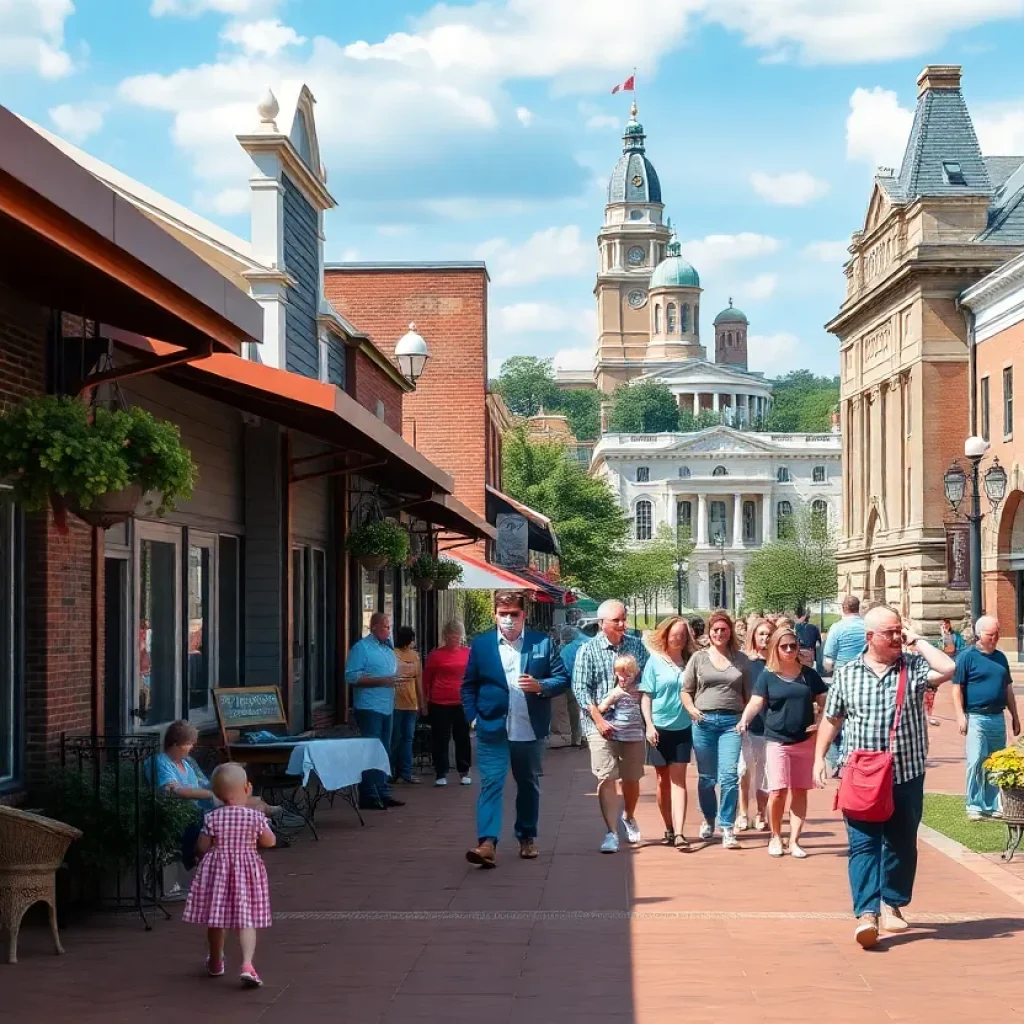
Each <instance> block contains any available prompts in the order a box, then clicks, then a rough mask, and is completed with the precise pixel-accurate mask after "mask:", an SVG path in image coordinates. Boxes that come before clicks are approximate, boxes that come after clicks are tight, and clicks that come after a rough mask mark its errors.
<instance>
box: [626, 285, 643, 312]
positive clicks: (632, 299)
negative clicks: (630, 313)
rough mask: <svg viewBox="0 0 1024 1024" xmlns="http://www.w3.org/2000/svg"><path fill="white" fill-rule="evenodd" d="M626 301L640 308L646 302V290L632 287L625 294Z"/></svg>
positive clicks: (635, 307)
mask: <svg viewBox="0 0 1024 1024" xmlns="http://www.w3.org/2000/svg"><path fill="white" fill-rule="evenodd" d="M626 301H627V302H628V303H629V304H630V305H631V306H632V307H633V308H634V309H640V308H641V307H642V306H644V305H645V304H646V302H647V292H645V291H644V290H643V289H642V288H634V289H633V290H632V291H631V292H630V293H629V294H628V295H627V296H626Z"/></svg>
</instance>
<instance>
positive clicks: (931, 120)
mask: <svg viewBox="0 0 1024 1024" xmlns="http://www.w3.org/2000/svg"><path fill="white" fill-rule="evenodd" d="M960 72H961V69H960V68H959V67H956V66H951V65H930V66H928V67H926V68H925V69H924V71H922V73H921V75H920V76H919V78H918V80H917V84H918V101H917V109H916V112H915V114H914V121H913V126H912V128H911V132H910V138H909V140H908V144H907V149H906V153H905V155H904V158H903V164H902V166H901V168H900V170H899V172H898V173H895V172H894V171H893V170H892V169H888V168H880V169H879V173H878V174H877V175H876V177H875V181H874V186H873V188H872V191H871V197H870V200H869V202H868V206H867V212H866V215H865V219H864V225H863V227H862V228H861V229H860V230H859V231H856V232H854V234H853V237H852V240H851V244H850V259H849V261H848V262H847V264H846V266H845V274H846V282H847V291H846V298H845V300H844V301H843V303H842V306H841V307H840V310H839V312H838V313H837V314H836V316H835V317H834V318H833V319H832V320H831V321H830V322H829V323H828V324H827V325H826V327H827V329H828V330H829V331H830V332H832V333H833V334H835V335H836V337H837V338H838V339H839V350H840V377H841V402H840V419H841V426H842V437H843V464H844V467H845V473H844V477H843V479H844V488H843V498H842V508H843V515H842V519H841V541H840V549H839V582H840V589H841V590H843V591H846V592H854V593H857V594H860V595H862V596H866V597H868V598H870V599H873V600H878V601H887V602H889V603H890V604H893V605H895V606H896V607H898V608H899V609H900V610H901V611H902V612H903V613H904V614H906V615H908V616H909V618H910V619H911V620H912V621H913V622H914V623H915V624H916V626H917V627H918V628H921V627H925V628H928V627H931V628H937V624H938V620H939V619H940V618H941V617H943V616H947V615H948V616H950V617H953V618H960V617H961V616H962V614H963V611H964V593H963V592H962V591H958V590H950V589H948V588H947V586H946V583H947V577H946V565H945V545H946V541H945V529H944V520H945V519H946V518H947V510H948V506H947V504H946V502H945V500H944V496H943V487H942V476H943V473H944V471H945V470H946V468H947V467H948V465H949V463H950V461H951V460H952V459H953V458H954V457H957V456H962V454H963V443H964V440H965V438H966V437H967V436H968V435H969V434H970V433H971V432H972V430H971V423H970V417H969V390H970V389H969V386H968V346H967V333H968V331H967V324H966V321H965V318H964V315H963V313H962V311H961V309H960V308H959V305H958V296H959V295H960V293H961V292H962V291H963V290H964V289H965V288H966V287H968V286H970V285H972V284H974V283H975V282H976V281H978V280H979V279H980V278H982V277H983V276H984V275H985V274H987V273H989V272H990V271H992V270H993V269H995V268H996V267H998V266H1000V265H1001V264H1002V263H1004V262H1006V260H1008V259H1010V258H1011V257H1012V256H1014V255H1015V254H1016V253H1018V252H1020V251H1021V250H1022V249H1024V230H1022V228H1021V224H1020V222H1019V215H1018V214H1017V213H1016V209H1017V204H1018V203H1019V202H1020V199H1021V197H1022V195H1024V179H1022V176H1021V171H1020V168H1021V165H1022V163H1024V157H1020V156H1016V157H998V156H997V157H986V156H983V155H982V153H981V149H980V147H979V145H978V140H977V137H976V135H975V131H974V126H973V124H972V122H971V116H970V113H969V111H968V109H967V106H966V104H965V102H964V98H963V94H962V92H961V87H960Z"/></svg>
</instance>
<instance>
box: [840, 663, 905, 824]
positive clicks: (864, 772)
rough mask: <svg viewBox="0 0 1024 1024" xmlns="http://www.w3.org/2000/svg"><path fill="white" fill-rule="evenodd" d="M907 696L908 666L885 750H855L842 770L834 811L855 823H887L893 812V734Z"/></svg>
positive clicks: (902, 674)
mask: <svg viewBox="0 0 1024 1024" xmlns="http://www.w3.org/2000/svg"><path fill="white" fill-rule="evenodd" d="M906 695H907V664H906V662H905V661H904V662H903V664H902V665H901V667H900V681H899V685H898V686H897V688H896V713H895V714H894V715H893V719H892V729H890V730H889V749H888V750H854V751H853V752H852V753H851V754H850V756H849V758H848V759H847V761H846V764H845V765H844V766H843V775H842V778H841V779H840V781H839V789H838V790H836V796H835V802H834V803H833V808H834V809H835V810H837V811H842V812H843V814H844V815H845V816H846V817H847V818H853V819H854V820H855V821H876V822H877V821H888V820H889V819H890V818H891V817H892V815H893V811H894V810H895V804H894V802H893V785H894V770H893V768H894V765H893V754H892V751H893V747H894V745H895V743H896V730H897V729H898V728H899V724H900V718H901V716H902V714H903V701H904V699H905V698H906Z"/></svg>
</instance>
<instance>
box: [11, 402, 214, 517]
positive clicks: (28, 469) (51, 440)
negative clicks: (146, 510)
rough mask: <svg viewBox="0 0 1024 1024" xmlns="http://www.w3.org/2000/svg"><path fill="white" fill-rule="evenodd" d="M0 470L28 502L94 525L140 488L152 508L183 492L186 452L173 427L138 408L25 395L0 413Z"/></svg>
mask: <svg viewBox="0 0 1024 1024" xmlns="http://www.w3.org/2000/svg"><path fill="white" fill-rule="evenodd" d="M0 476H3V477H6V478H8V479H9V480H10V482H11V485H12V488H13V490H14V496H15V497H16V498H17V499H18V500H19V501H20V502H21V503H22V504H23V506H24V507H25V508H27V509H29V510H37V509H41V508H45V507H46V505H47V504H48V503H49V504H51V505H52V506H53V511H54V518H55V519H56V521H57V523H58V525H59V526H61V527H62V528H63V527H64V526H65V524H66V517H67V509H69V508H70V509H71V510H72V511H73V512H74V513H75V514H76V515H78V516H79V517H80V518H82V519H84V520H85V521H86V522H88V523H90V524H91V525H93V526H111V525H113V524H114V523H117V522H124V521H125V520H126V519H128V518H130V517H131V515H132V513H133V512H134V511H135V508H136V506H137V505H138V504H139V502H140V500H141V499H142V496H143V494H144V493H145V492H147V491H152V492H154V493H156V494H157V495H158V496H159V497H158V501H157V507H156V509H155V511H156V513H157V515H163V514H164V513H166V512H167V510H168V509H170V508H173V507H174V503H175V501H176V500H177V499H179V498H188V497H190V496H191V494H192V488H193V486H194V484H195V476H196V467H195V463H194V462H193V461H192V455H191V453H190V452H189V451H188V449H187V448H185V446H184V445H183V444H182V443H181V437H180V435H179V433H178V428H177V427H176V426H175V425H174V424H173V423H169V422H167V421H166V420H158V419H157V418H156V417H154V416H153V415H152V414H151V413H148V412H146V410H145V409H140V408H138V407H137V406H133V407H132V408H130V409H107V408H104V407H102V406H101V407H97V408H95V409H90V408H89V407H88V406H86V405H85V404H84V403H83V402H82V401H80V400H79V399H77V398H71V397H68V396H58V395H47V396H45V397H43V398H29V399H26V400H25V401H24V402H22V403H21V404H20V405H17V406H15V407H14V408H12V409H10V410H8V411H6V412H4V413H3V414H2V415H0Z"/></svg>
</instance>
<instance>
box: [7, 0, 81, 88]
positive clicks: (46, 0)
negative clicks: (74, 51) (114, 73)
mask: <svg viewBox="0 0 1024 1024" xmlns="http://www.w3.org/2000/svg"><path fill="white" fill-rule="evenodd" d="M74 11H75V5H74V3H73V0H0V71H29V72H33V73H35V74H37V75H39V76H40V77H41V78H63V77H64V75H66V74H68V73H69V72H70V71H71V69H72V60H71V55H70V54H69V53H68V52H67V50H66V49H65V48H64V23H65V22H66V21H67V19H68V18H69V17H71V15H72V14H74Z"/></svg>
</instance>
